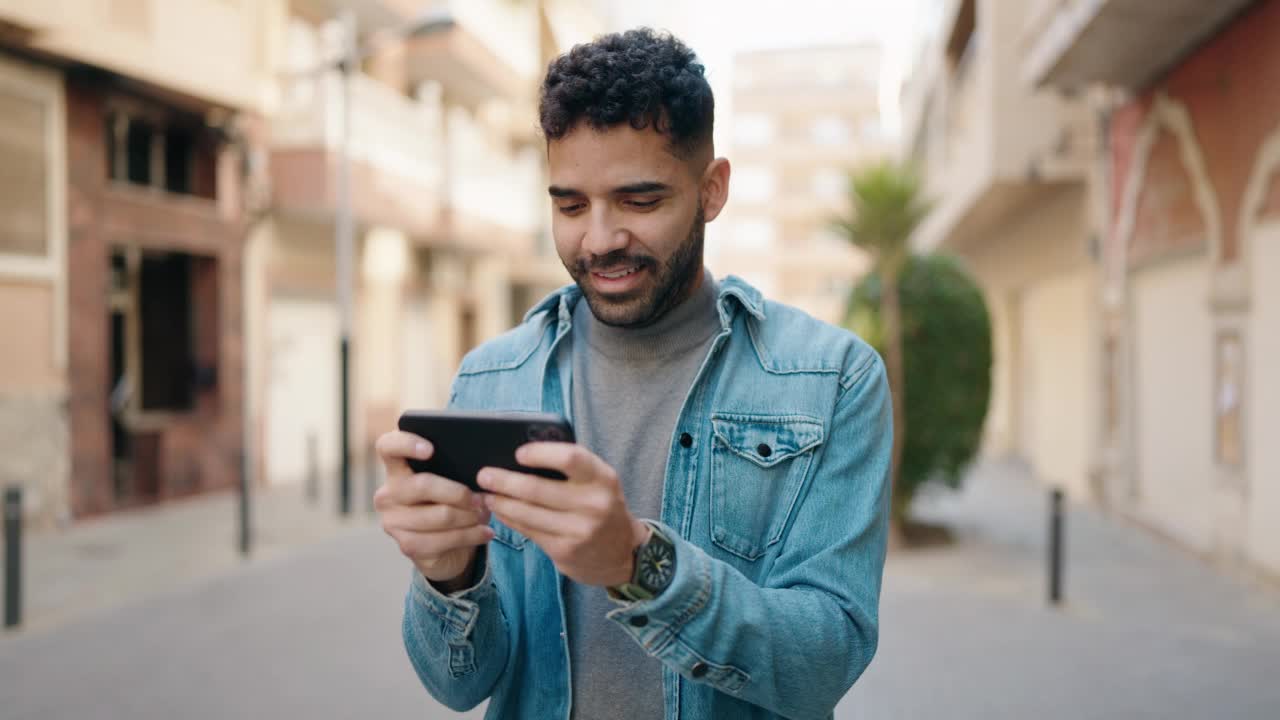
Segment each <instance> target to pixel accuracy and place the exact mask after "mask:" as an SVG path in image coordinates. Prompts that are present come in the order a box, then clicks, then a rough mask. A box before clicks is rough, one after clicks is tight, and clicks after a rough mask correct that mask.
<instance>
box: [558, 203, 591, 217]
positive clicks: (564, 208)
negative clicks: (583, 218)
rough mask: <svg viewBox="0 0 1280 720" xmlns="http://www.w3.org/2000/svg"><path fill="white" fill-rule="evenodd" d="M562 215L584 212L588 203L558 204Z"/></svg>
mask: <svg viewBox="0 0 1280 720" xmlns="http://www.w3.org/2000/svg"><path fill="white" fill-rule="evenodd" d="M558 207H559V210H560V214H562V215H577V214H578V213H579V212H582V208H584V207H586V203H572V204H570V205H560V206H558Z"/></svg>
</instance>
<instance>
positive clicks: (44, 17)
mask: <svg viewBox="0 0 1280 720" xmlns="http://www.w3.org/2000/svg"><path fill="white" fill-rule="evenodd" d="M277 10H278V7H277V6H276V4H274V3H270V2H265V3H258V2H235V3H229V2H222V1H218V0H188V1H186V2H182V3H173V2H150V1H147V0H131V1H128V2H125V1H115V2H93V3H87V2H55V3H50V2H36V1H34V0H0V318H2V319H0V325H2V326H3V327H4V332H5V340H4V343H5V352H4V353H3V355H2V356H0V482H4V483H20V484H22V485H24V486H25V487H26V489H27V493H26V507H27V509H28V510H29V512H30V513H31V514H33V515H34V516H36V517H38V518H42V519H46V520H48V519H54V518H57V519H65V518H68V517H71V516H73V515H76V516H81V515H86V514H92V513H99V512H105V511H110V510H115V509H117V508H122V507H128V506H132V505H135V504H138V503H145V502H150V501H154V500H158V499H162V498H168V497H174V496H180V495H184V494H188V493H192V492H199V491H202V490H207V489H211V488H216V487H221V486H225V485H228V484H230V483H232V482H234V480H235V479H236V478H237V477H238V474H237V470H238V467H239V461H240V454H241V450H242V443H241V437H242V430H243V424H242V417H243V415H242V409H243V406H242V387H243V378H242V365H243V353H242V337H241V318H242V305H241V279H240V278H241V263H242V248H243V239H244V233H245V228H246V223H247V220H248V207H247V205H248V203H249V202H251V201H252V198H251V196H250V194H249V193H248V189H249V188H250V187H251V185H252V172H251V168H250V167H249V166H248V164H247V163H246V162H245V160H246V158H247V156H248V153H247V151H246V147H247V142H248V141H247V139H246V138H247V135H248V134H250V133H251V132H252V129H253V127H254V125H255V118H257V117H258V116H259V115H260V112H261V109H262V107H263V99H264V96H265V93H266V92H267V90H268V88H269V86H270V83H271V81H272V78H271V71H272V57H273V52H274V46H273V38H274V37H275V36H276V34H277V33H276V28H277V26H278V25H279V22H280V21H281V17H280V14H279V13H278V12H277Z"/></svg>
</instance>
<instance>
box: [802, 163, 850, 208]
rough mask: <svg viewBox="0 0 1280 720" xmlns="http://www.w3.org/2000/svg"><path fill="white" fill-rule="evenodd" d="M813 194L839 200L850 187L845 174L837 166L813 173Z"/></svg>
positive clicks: (825, 198)
mask: <svg viewBox="0 0 1280 720" xmlns="http://www.w3.org/2000/svg"><path fill="white" fill-rule="evenodd" d="M810 183H811V189H812V190H813V194H814V195H815V196H817V197H818V198H819V199H822V200H839V199H841V198H843V197H844V194H845V190H846V188H847V187H848V184H849V182H848V180H847V179H846V178H845V174H844V173H843V172H841V171H839V170H837V169H835V168H823V169H821V170H819V171H817V172H815V173H814V174H813V178H812V180H811V181H810Z"/></svg>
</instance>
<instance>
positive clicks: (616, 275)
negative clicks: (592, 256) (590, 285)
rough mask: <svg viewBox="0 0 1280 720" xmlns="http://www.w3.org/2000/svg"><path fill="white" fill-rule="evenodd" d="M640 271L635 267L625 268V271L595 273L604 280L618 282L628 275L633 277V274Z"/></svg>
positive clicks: (637, 266)
mask: <svg viewBox="0 0 1280 720" xmlns="http://www.w3.org/2000/svg"><path fill="white" fill-rule="evenodd" d="M640 270H641V266H640V265H636V266H635V267H631V268H626V269H625V270H617V271H615V272H607V273H605V272H597V273H596V275H599V276H600V277H602V278H604V279H606V280H620V279H622V278H624V277H627V276H628V275H634V274H635V273H638V272H640Z"/></svg>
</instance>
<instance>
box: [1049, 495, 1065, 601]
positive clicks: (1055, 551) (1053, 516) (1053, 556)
mask: <svg viewBox="0 0 1280 720" xmlns="http://www.w3.org/2000/svg"><path fill="white" fill-rule="evenodd" d="M1062 499H1063V498H1062V490H1060V489H1059V488H1054V489H1053V490H1052V491H1050V493H1049V604H1050V605H1061V604H1062V530H1063V522H1062Z"/></svg>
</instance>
